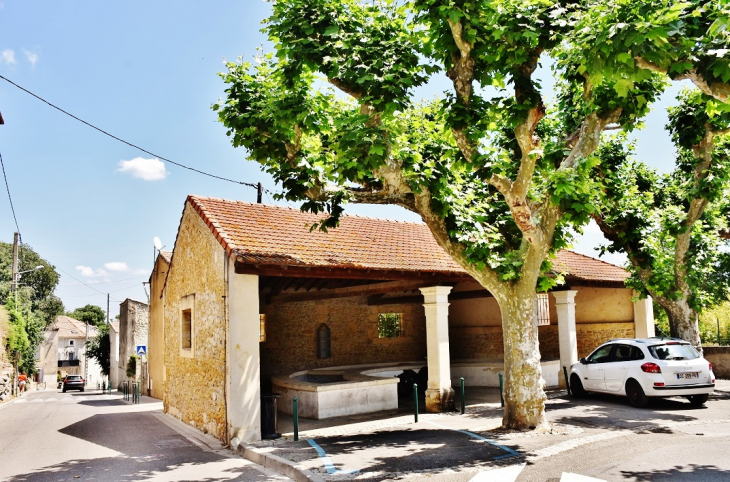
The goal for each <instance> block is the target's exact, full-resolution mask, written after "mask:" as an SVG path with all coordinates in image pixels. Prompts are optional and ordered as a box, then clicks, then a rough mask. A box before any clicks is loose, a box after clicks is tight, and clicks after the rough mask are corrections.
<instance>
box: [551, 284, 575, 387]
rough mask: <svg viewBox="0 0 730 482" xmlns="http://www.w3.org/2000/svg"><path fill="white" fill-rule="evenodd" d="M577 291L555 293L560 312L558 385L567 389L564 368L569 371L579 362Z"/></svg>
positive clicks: (556, 305) (553, 293)
mask: <svg viewBox="0 0 730 482" xmlns="http://www.w3.org/2000/svg"><path fill="white" fill-rule="evenodd" d="M577 293H578V292H577V291H574V290H567V291H553V292H552V295H553V298H555V308H556V310H557V312H558V337H559V340H560V368H559V369H558V383H559V385H560V388H565V376H564V375H563V367H566V368H567V369H568V372H570V367H571V365H573V363H576V362H577V361H578V336H577V335H576V330H575V295H576V294H577Z"/></svg>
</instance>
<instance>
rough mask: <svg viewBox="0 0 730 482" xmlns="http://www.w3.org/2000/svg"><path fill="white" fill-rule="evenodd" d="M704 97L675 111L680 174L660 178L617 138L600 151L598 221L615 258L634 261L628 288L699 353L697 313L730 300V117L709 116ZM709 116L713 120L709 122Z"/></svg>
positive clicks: (693, 97)
mask: <svg viewBox="0 0 730 482" xmlns="http://www.w3.org/2000/svg"><path fill="white" fill-rule="evenodd" d="M708 101H709V99H708V98H707V96H706V95H705V94H703V93H701V92H700V91H699V90H696V89H695V90H692V91H684V92H683V93H682V94H681V95H680V102H679V105H678V106H677V107H673V108H670V111H669V124H668V125H667V128H668V129H669V131H670V133H671V135H672V140H673V141H674V144H675V146H676V149H677V158H676V163H675V164H676V167H675V169H674V170H673V171H672V172H670V173H668V174H663V175H662V174H659V173H658V172H657V171H656V170H655V169H651V168H649V167H648V166H646V165H645V164H643V163H642V162H640V161H637V160H635V159H633V158H632V156H631V151H632V149H631V146H629V145H627V143H626V142H625V140H624V139H621V138H620V137H616V138H614V139H613V141H612V142H609V143H607V144H605V145H604V146H602V147H601V149H600V152H599V156H600V157H601V158H602V162H601V165H600V169H599V170H598V174H599V176H600V177H601V180H602V181H603V185H604V189H603V190H602V191H601V192H602V202H600V203H599V205H600V209H599V211H598V212H596V213H594V214H593V217H594V219H595V220H596V222H597V223H598V225H599V227H600V228H601V231H602V232H603V234H604V235H605V236H606V238H607V239H608V240H609V241H610V244H609V245H608V246H606V247H605V249H606V250H608V251H610V252H617V251H621V252H624V253H626V255H627V256H628V259H629V267H630V272H631V277H630V278H629V280H628V281H627V286H629V287H631V288H634V289H635V290H636V291H637V292H638V293H640V294H641V295H643V296H647V295H651V296H652V298H654V300H655V301H656V302H657V303H658V304H659V305H660V306H661V307H662V308H663V309H664V311H665V312H666V313H667V317H668V319H669V327H670V332H671V336H675V337H679V338H682V339H684V340H687V341H689V342H691V343H692V344H693V345H694V346H695V347H697V348H698V349H699V350H700V351H701V350H702V347H701V341H700V332H699V323H698V321H699V313H700V312H701V311H702V310H703V309H704V308H706V307H708V306H712V305H715V304H718V303H721V302H723V301H726V300H727V299H728V292H729V291H730V250H729V249H728V248H730V243H728V241H727V240H725V239H723V237H725V233H726V232H727V229H728V221H729V219H728V213H730V200H729V197H730V196H729V195H730V139H729V138H728V136H727V134H728V132H730V114H728V113H727V112H724V111H721V112H716V111H713V110H712V109H710V110H709V111H708ZM710 114H712V115H710Z"/></svg>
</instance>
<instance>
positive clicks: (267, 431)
mask: <svg viewBox="0 0 730 482" xmlns="http://www.w3.org/2000/svg"><path fill="white" fill-rule="evenodd" d="M277 398H279V394H278V393H264V394H262V395H261V438H263V439H269V440H270V439H275V438H279V437H281V434H280V433H279V432H278V431H277V430H276V408H277V407H276V399H277Z"/></svg>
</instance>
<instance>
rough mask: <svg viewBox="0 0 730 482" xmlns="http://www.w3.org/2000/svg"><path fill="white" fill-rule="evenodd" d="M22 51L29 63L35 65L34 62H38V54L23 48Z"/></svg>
mask: <svg viewBox="0 0 730 482" xmlns="http://www.w3.org/2000/svg"><path fill="white" fill-rule="evenodd" d="M23 53H24V54H25V58H27V59H28V62H30V65H31V66H33V67H35V63H36V62H38V54H36V53H33V52H31V51H30V50H25V49H23Z"/></svg>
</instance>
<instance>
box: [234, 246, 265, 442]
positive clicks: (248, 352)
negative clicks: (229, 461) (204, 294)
mask: <svg viewBox="0 0 730 482" xmlns="http://www.w3.org/2000/svg"><path fill="white" fill-rule="evenodd" d="M229 263H230V265H229V271H228V272H229V273H230V275H229V281H228V363H227V365H228V367H229V368H228V372H229V377H230V378H229V390H228V425H229V432H228V433H229V437H230V442H231V446H232V447H233V448H234V449H235V448H236V447H237V446H238V444H240V443H246V442H253V441H257V440H261V381H260V379H261V377H260V372H261V370H260V368H261V358H260V356H259V329H260V324H259V278H258V276H255V275H242V274H235V266H234V259H233V258H232V259H230V261H229Z"/></svg>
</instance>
